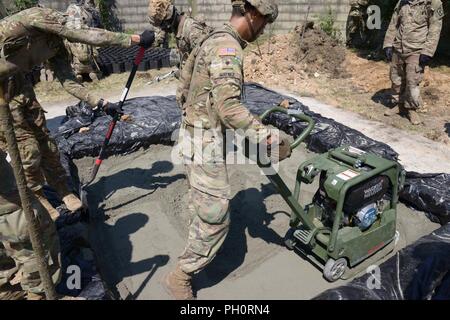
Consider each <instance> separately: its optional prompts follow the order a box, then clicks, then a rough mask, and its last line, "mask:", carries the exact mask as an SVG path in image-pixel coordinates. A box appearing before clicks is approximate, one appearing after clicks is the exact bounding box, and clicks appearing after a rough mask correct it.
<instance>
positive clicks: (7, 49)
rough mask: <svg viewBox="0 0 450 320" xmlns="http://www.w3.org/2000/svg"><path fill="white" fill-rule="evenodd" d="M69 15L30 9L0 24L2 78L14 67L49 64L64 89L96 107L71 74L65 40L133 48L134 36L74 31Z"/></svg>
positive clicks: (28, 69) (0, 77)
mask: <svg viewBox="0 0 450 320" xmlns="http://www.w3.org/2000/svg"><path fill="white" fill-rule="evenodd" d="M66 20H67V15H65V14H63V13H60V12H58V11H55V10H51V9H46V8H38V7H34V8H30V9H27V10H23V11H21V12H19V13H17V14H14V15H12V16H9V17H7V18H5V19H3V20H1V21H0V79H2V78H5V77H8V76H9V75H10V72H11V70H12V69H13V68H12V67H11V66H15V67H16V68H17V69H18V71H21V72H28V71H30V70H31V69H32V68H33V67H35V66H38V65H40V64H42V63H43V62H45V61H47V60H48V61H49V63H50V67H51V68H52V69H53V71H54V72H55V75H56V77H57V78H58V80H59V81H60V82H61V83H62V85H63V87H64V88H65V89H66V90H67V91H68V92H69V93H70V94H72V95H74V96H75V97H77V98H79V99H81V100H84V101H86V102H88V103H89V104H90V105H93V106H94V105H96V104H97V103H98V101H99V98H98V97H92V96H91V95H90V94H89V92H88V91H87V89H86V88H85V87H83V86H82V85H81V84H79V83H77V82H76V80H75V76H74V74H73V72H72V69H71V66H70V63H69V57H68V52H67V50H66V49H65V46H64V41H63V40H64V39H67V40H69V41H72V42H81V43H86V44H90V45H93V46H112V45H116V46H122V47H129V46H131V36H130V35H127V34H123V33H114V32H110V31H106V30H102V29H96V28H86V27H84V28H81V29H72V28H68V27H67V26H66Z"/></svg>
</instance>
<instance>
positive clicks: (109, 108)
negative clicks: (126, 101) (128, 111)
mask: <svg viewBox="0 0 450 320" xmlns="http://www.w3.org/2000/svg"><path fill="white" fill-rule="evenodd" d="M103 111H105V113H106V114H107V115H108V116H111V117H113V118H114V117H115V116H116V115H122V114H123V110H122V109H121V108H120V106H119V104H118V103H111V102H108V104H107V105H106V106H104V107H103Z"/></svg>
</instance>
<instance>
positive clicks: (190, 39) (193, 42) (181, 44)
mask: <svg viewBox="0 0 450 320" xmlns="http://www.w3.org/2000/svg"><path fill="white" fill-rule="evenodd" d="M211 31H212V28H211V27H209V26H207V25H206V23H204V22H203V21H200V20H196V19H194V18H192V17H191V16H188V15H186V14H185V13H183V14H182V18H181V21H180V24H179V26H178V30H177V34H176V35H175V39H176V42H177V48H178V51H179V53H180V60H181V67H183V66H184V63H185V62H186V59H187V58H188V56H189V54H190V53H191V51H192V49H193V48H195V47H196V46H197V45H198V44H199V43H200V41H201V39H202V38H203V37H204V36H205V35H207V34H208V33H210V32H211Z"/></svg>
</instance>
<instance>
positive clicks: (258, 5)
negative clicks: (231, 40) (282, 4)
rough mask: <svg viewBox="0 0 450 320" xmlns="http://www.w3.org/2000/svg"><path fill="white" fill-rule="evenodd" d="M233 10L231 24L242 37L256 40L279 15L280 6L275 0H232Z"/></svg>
mask: <svg viewBox="0 0 450 320" xmlns="http://www.w3.org/2000/svg"><path fill="white" fill-rule="evenodd" d="M231 3H232V5H233V11H232V13H231V20H230V22H231V24H232V25H233V26H234V27H235V28H236V30H237V31H238V32H239V34H240V35H241V37H242V38H243V39H244V40H247V41H250V42H252V41H255V40H256V39H257V38H258V36H260V35H261V34H262V33H263V32H264V28H265V26H266V25H267V24H268V23H272V22H274V21H275V19H276V18H277V16H278V6H277V4H276V3H275V2H274V0H231Z"/></svg>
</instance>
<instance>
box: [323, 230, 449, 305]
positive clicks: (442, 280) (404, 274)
mask: <svg viewBox="0 0 450 320" xmlns="http://www.w3.org/2000/svg"><path fill="white" fill-rule="evenodd" d="M378 276H379V277H378ZM448 299H450V224H446V225H445V226H443V227H441V228H440V229H438V230H436V231H435V232H433V233H431V234H430V235H427V236H425V237H422V238H420V239H419V240H417V241H416V242H415V243H413V244H411V245H409V246H408V247H406V248H404V249H402V250H400V251H399V252H397V253H396V254H395V255H394V256H393V257H391V258H390V259H388V260H387V261H386V262H384V263H382V264H381V265H380V266H379V274H378V275H376V273H373V272H372V273H367V274H365V275H363V276H361V277H359V278H356V279H354V280H352V281H351V282H349V283H348V284H346V285H344V286H340V287H337V288H333V289H329V290H326V291H324V292H323V293H321V294H319V295H318V296H316V297H315V298H314V300H448Z"/></svg>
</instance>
